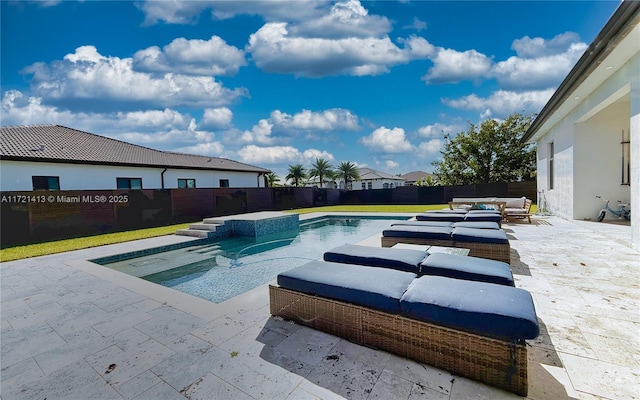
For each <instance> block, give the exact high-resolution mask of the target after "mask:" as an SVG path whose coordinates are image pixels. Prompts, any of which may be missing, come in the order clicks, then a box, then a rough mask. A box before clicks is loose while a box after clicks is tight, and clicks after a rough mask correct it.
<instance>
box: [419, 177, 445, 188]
mask: <svg viewBox="0 0 640 400" xmlns="http://www.w3.org/2000/svg"><path fill="white" fill-rule="evenodd" d="M416 186H440V182H438V180H437V179H436V178H434V177H433V176H431V175H427V177H425V178H422V179H420V180H418V181H417V182H416Z"/></svg>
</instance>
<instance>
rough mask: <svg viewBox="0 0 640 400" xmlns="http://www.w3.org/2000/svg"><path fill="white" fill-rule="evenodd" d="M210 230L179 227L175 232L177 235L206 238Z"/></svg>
mask: <svg viewBox="0 0 640 400" xmlns="http://www.w3.org/2000/svg"><path fill="white" fill-rule="evenodd" d="M209 233H211V231H208V230H200V229H180V230H178V231H177V232H176V235H178V236H191V237H197V238H208V237H209Z"/></svg>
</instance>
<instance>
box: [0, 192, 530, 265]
mask: <svg viewBox="0 0 640 400" xmlns="http://www.w3.org/2000/svg"><path fill="white" fill-rule="evenodd" d="M446 206H447V205H446V204H431V205H374V206H358V205H343V206H326V207H313V208H299V209H296V210H288V211H287V212H292V213H298V214H307V213H312V212H380V213H420V212H423V211H427V210H440V209H442V208H444V207H446ZM537 210H538V207H537V205H535V204H534V205H533V206H532V207H531V213H532V214H533V213H535V212H536V211H537ZM188 226H189V224H188V223H187V224H179V225H170V226H162V227H159V228H148V229H138V230H135V231H128V232H116V233H105V234H103V235H95V236H87V237H82V238H76V239H65V240H57V241H54V242H45V243H36V244H28V245H24V246H15V247H9V248H6V249H0V262H6V261H12V260H20V259H23V258H29V257H37V256H44V255H48V254H55V253H63V252H65V251H72V250H80V249H87V248H90V247H97V246H104V245H107V244H114V243H122V242H129V241H132V240H139V239H147V238H152V237H157V236H165V235H172V234H174V233H175V232H176V231H177V230H179V229H185V228H187V227H188Z"/></svg>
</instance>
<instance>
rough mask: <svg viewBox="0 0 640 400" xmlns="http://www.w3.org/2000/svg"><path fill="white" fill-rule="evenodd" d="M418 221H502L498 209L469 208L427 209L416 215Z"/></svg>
mask: <svg viewBox="0 0 640 400" xmlns="http://www.w3.org/2000/svg"><path fill="white" fill-rule="evenodd" d="M416 220H418V221H448V222H462V221H491V222H495V223H498V224H500V222H501V221H502V214H501V213H500V212H499V211H493V210H469V211H464V210H462V211H459V210H458V211H456V210H442V211H428V212H424V213H421V214H418V215H416Z"/></svg>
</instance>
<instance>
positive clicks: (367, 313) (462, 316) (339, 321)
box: [269, 261, 539, 396]
mask: <svg viewBox="0 0 640 400" xmlns="http://www.w3.org/2000/svg"><path fill="white" fill-rule="evenodd" d="M277 282H278V285H277V286H275V285H270V286H269V299H270V311H271V314H272V315H274V316H278V317H281V318H284V319H286V320H292V321H295V322H297V323H300V324H303V325H307V326H310V327H312V328H315V329H318V330H321V331H324V332H327V333H330V334H333V335H337V336H340V337H343V338H345V339H348V340H350V341H353V342H355V343H357V344H361V345H365V346H370V347H374V348H378V349H381V350H385V351H389V352H391V353H395V354H398V355H400V356H403V357H407V358H411V359H414V360H416V361H418V362H423V363H426V364H430V365H433V366H435V367H436V368H441V369H444V370H447V371H450V372H452V373H454V374H458V375H462V376H465V377H468V378H471V379H475V380H478V381H480V382H484V383H487V384H490V385H494V386H498V387H500V388H503V389H505V390H508V391H511V392H514V393H517V394H519V395H521V396H526V395H527V349H526V343H525V340H526V339H534V338H536V337H537V336H538V334H539V327H538V322H537V317H536V313H535V308H534V305H533V300H532V298H531V295H530V294H529V292H527V291H525V290H522V289H519V288H515V287H510V286H503V285H495V284H492V283H485V282H474V281H466V280H461V279H452V278H446V277H440V276H426V275H425V276H422V277H417V276H416V274H413V273H411V272H404V271H398V270H394V269H389V268H378V267H368V266H361V265H353V264H338V263H332V262H326V261H311V262H310V263H307V264H305V265H303V266H301V267H297V268H294V269H291V270H289V271H287V272H283V273H281V274H280V275H278V279H277Z"/></svg>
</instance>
